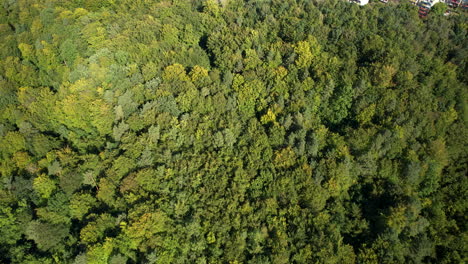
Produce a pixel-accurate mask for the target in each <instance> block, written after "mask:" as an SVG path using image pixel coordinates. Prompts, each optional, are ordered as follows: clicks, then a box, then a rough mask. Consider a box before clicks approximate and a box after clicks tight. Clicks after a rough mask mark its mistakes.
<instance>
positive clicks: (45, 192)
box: [33, 173, 56, 199]
mask: <svg viewBox="0 0 468 264" xmlns="http://www.w3.org/2000/svg"><path fill="white" fill-rule="evenodd" d="M55 187H56V186H55V181H54V180H52V179H50V178H49V176H47V175H46V174H44V173H43V174H41V175H39V176H38V177H37V178H35V179H34V181H33V188H34V190H35V191H36V192H38V193H39V195H40V196H41V197H42V198H44V199H48V198H49V197H50V195H51V194H52V192H53V191H54V190H55Z"/></svg>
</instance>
